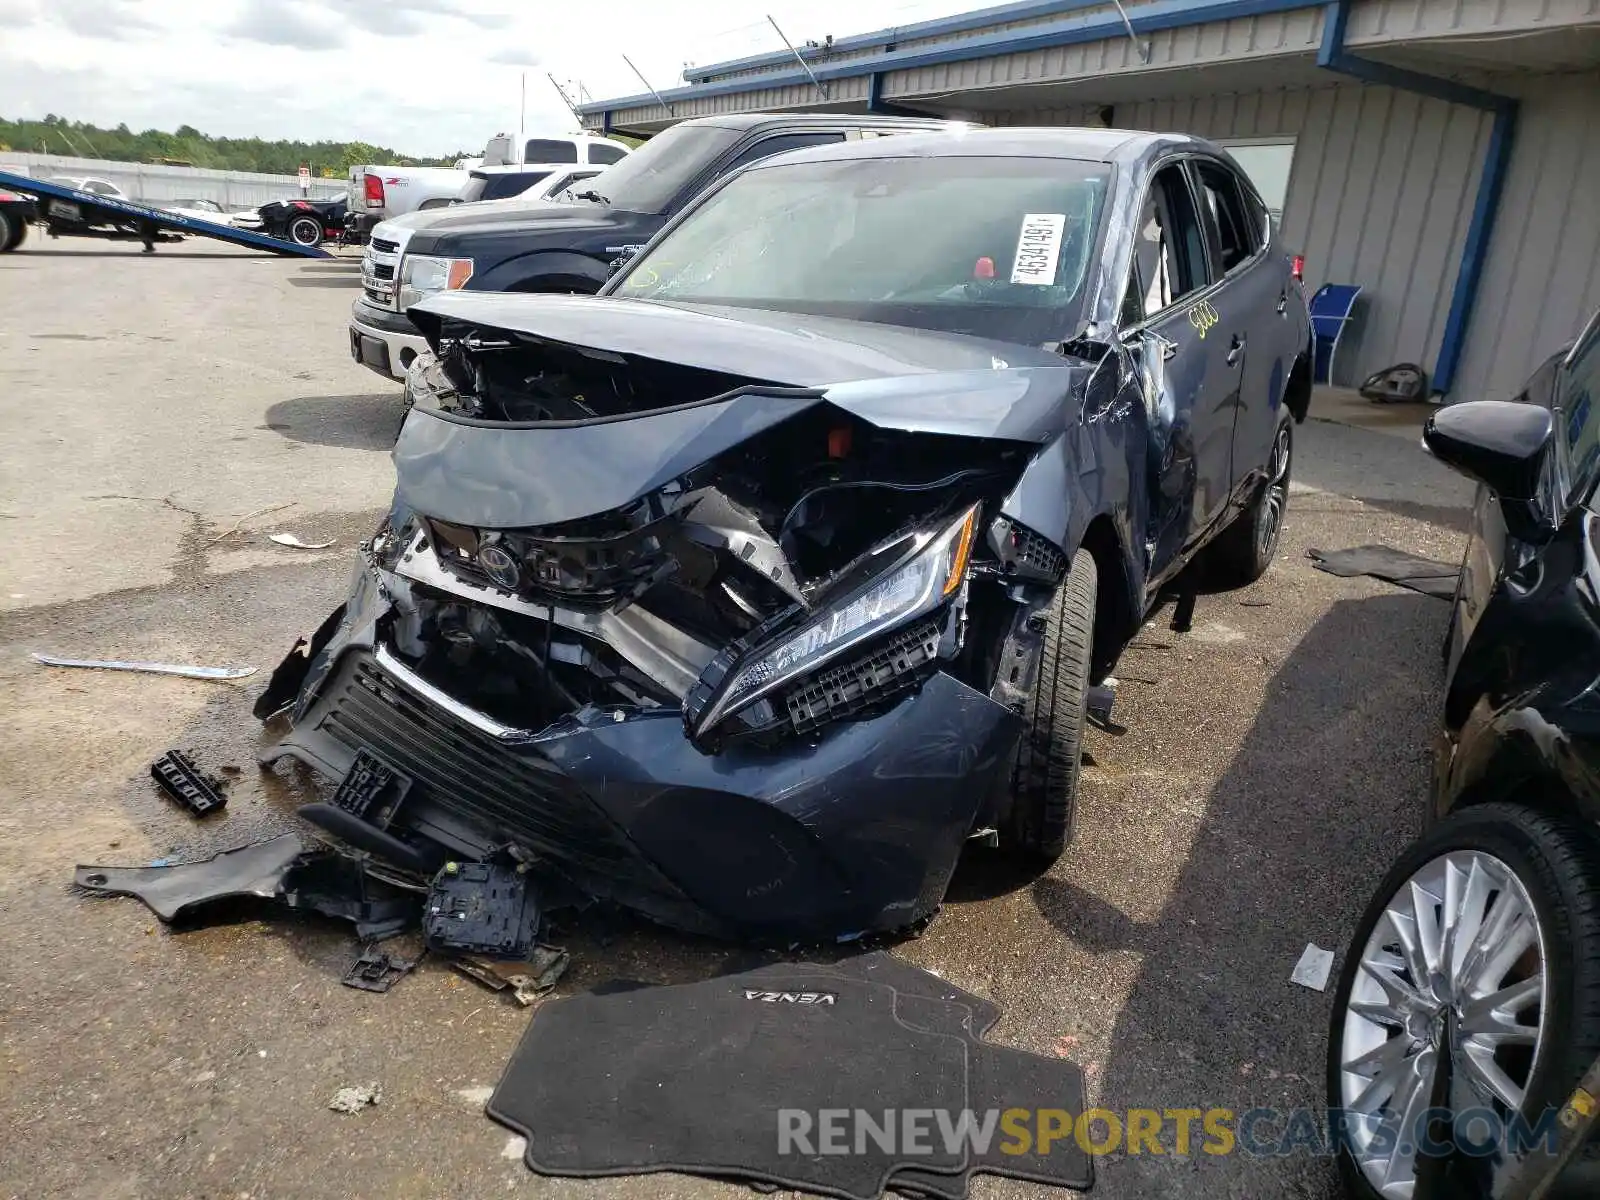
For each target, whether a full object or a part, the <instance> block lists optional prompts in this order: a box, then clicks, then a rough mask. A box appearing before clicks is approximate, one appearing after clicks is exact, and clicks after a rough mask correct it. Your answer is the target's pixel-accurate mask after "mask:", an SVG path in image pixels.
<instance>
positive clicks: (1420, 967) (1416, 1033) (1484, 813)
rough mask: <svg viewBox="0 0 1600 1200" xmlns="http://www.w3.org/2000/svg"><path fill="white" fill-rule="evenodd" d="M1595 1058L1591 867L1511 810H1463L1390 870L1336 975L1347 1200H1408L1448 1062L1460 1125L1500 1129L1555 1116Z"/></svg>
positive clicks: (1335, 1099)
mask: <svg viewBox="0 0 1600 1200" xmlns="http://www.w3.org/2000/svg"><path fill="white" fill-rule="evenodd" d="M1597 1051H1600V856H1597V854H1596V851H1595V849H1594V846H1593V844H1592V843H1591V842H1590V841H1589V840H1588V838H1587V837H1586V835H1585V834H1583V833H1581V832H1580V831H1579V830H1578V829H1576V828H1575V827H1573V826H1570V825H1567V824H1565V823H1563V822H1561V821H1559V820H1556V819H1553V818H1551V817H1547V816H1544V815H1542V814H1540V813H1537V812H1534V811H1533V810H1531V809H1527V808H1524V807H1521V806H1519V805H1514V804H1504V803H1499V802H1496V803H1490V804H1483V805H1478V806H1474V807H1470V808H1465V809H1460V810H1458V811H1457V812H1456V813H1454V814H1453V815H1451V816H1450V817H1448V818H1446V819H1445V820H1444V821H1442V822H1440V823H1439V824H1438V825H1437V826H1436V827H1435V828H1434V829H1433V830H1432V831H1431V832H1429V833H1428V834H1427V835H1426V836H1424V837H1423V838H1421V839H1420V840H1419V841H1417V842H1415V843H1413V844H1412V845H1411V846H1410V847H1409V848H1408V849H1407V850H1406V851H1405V852H1404V853H1403V854H1402V855H1401V856H1400V858H1399V860H1398V861H1397V862H1396V863H1395V864H1394V866H1393V867H1391V868H1390V869H1389V873H1388V875H1386V876H1385V877H1384V880H1383V883H1382V884H1381V885H1380V886H1379V888H1378V892H1377V895H1376V896H1375V898H1374V899H1373V901H1372V903H1371V904H1370V905H1368V907H1367V911H1366V913H1365V914H1364V915H1363V916H1362V918H1361V921H1360V923H1359V924H1358V925H1357V926H1356V932H1355V935H1354V936H1353V937H1352V938H1351V942H1350V949H1349V951H1348V953H1347V954H1346V957H1345V962H1344V966H1343V968H1342V970H1341V971H1340V976H1339V986H1338V989H1337V990H1336V992H1335V993H1334V1001H1333V1017H1332V1022H1331V1027H1330V1029H1329V1032H1328V1085H1327V1086H1328V1109H1329V1113H1330V1120H1332V1119H1334V1115H1335V1114H1337V1115H1338V1119H1339V1120H1340V1121H1342V1124H1343V1130H1344V1136H1343V1138H1342V1139H1341V1145H1340V1147H1339V1170H1340V1173H1341V1174H1342V1175H1343V1177H1344V1181H1345V1184H1346V1187H1347V1188H1348V1189H1349V1194H1350V1195H1352V1196H1361V1197H1364V1198H1366V1200H1375V1198H1380V1197H1381V1198H1383V1200H1392V1198H1396V1197H1401V1196H1410V1195H1411V1192H1412V1188H1413V1184H1414V1181H1415V1174H1416V1166H1417V1149H1416V1140H1415V1139H1416V1138H1417V1137H1418V1136H1420V1134H1421V1132H1422V1131H1420V1130H1419V1129H1418V1124H1419V1116H1421V1115H1422V1114H1425V1112H1426V1110H1427V1109H1428V1107H1429V1105H1430V1103H1431V1102H1432V1101H1431V1097H1432V1093H1433V1087H1434V1082H1435V1079H1436V1073H1437V1067H1438V1064H1439V1063H1440V1061H1441V1055H1443V1054H1446V1053H1447V1054H1448V1055H1449V1056H1450V1057H1449V1061H1450V1069H1451V1077H1452V1080H1453V1081H1455V1082H1456V1084H1457V1086H1456V1087H1455V1088H1454V1089H1453V1092H1454V1095H1456V1096H1457V1097H1458V1099H1457V1100H1456V1105H1457V1108H1458V1110H1459V1109H1460V1107H1461V1100H1460V1099H1459V1097H1462V1096H1466V1097H1470V1099H1471V1102H1472V1104H1473V1105H1474V1106H1475V1107H1477V1106H1481V1109H1482V1110H1486V1111H1487V1112H1491V1113H1493V1114H1494V1120H1495V1121H1498V1122H1501V1123H1502V1125H1503V1122H1504V1121H1505V1120H1506V1119H1507V1118H1508V1117H1509V1116H1510V1115H1511V1114H1512V1113H1513V1112H1521V1113H1523V1114H1525V1115H1527V1116H1528V1117H1529V1118H1530V1119H1537V1117H1538V1114H1540V1113H1543V1112H1545V1111H1546V1108H1547V1106H1550V1105H1559V1104H1560V1103H1561V1102H1562V1100H1563V1099H1564V1098H1565V1097H1566V1096H1567V1095H1568V1094H1569V1093H1570V1092H1571V1090H1572V1088H1573V1085H1574V1084H1575V1083H1576V1082H1577V1080H1578V1078H1579V1077H1580V1076H1581V1075H1582V1074H1583V1072H1584V1070H1585V1068H1586V1067H1587V1066H1588V1065H1589V1064H1590V1063H1591V1062H1593V1060H1594V1058H1595V1055H1596V1052H1597ZM1477 1119H1478V1118H1476V1117H1475V1118H1473V1120H1477ZM1485 1120H1487V1118H1485ZM1463 1124H1467V1125H1468V1126H1469V1128H1468V1129H1467V1135H1468V1136H1470V1137H1473V1138H1481V1137H1483V1136H1485V1133H1486V1132H1488V1129H1486V1128H1484V1127H1483V1126H1481V1125H1480V1127H1479V1128H1477V1129H1472V1128H1471V1127H1470V1123H1469V1122H1465V1121H1463ZM1488 1128H1490V1129H1492V1125H1491V1126H1489V1127H1488ZM1459 1132H1461V1131H1460V1130H1458V1133H1459Z"/></svg>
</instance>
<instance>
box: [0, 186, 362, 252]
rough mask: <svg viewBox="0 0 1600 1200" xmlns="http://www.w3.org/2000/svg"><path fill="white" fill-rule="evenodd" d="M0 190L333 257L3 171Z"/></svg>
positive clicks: (242, 242) (237, 241) (256, 245)
mask: <svg viewBox="0 0 1600 1200" xmlns="http://www.w3.org/2000/svg"><path fill="white" fill-rule="evenodd" d="M0 188H5V189H8V190H10V191H13V192H25V193H27V194H28V195H30V196H48V197H51V198H53V199H56V200H71V201H72V202H73V203H74V204H84V205H89V206H91V207H94V208H103V209H106V210H107V211H109V212H113V213H123V214H125V215H127V216H130V217H134V218H136V219H137V220H140V221H148V222H150V223H151V224H152V225H154V226H156V227H157V228H160V229H179V230H182V231H183V232H184V233H197V234H199V235H200V236H201V237H208V238H215V239H216V240H217V241H219V242H232V243H233V244H234V245H237V246H248V247H250V248H251V249H252V250H269V251H271V252H272V253H273V254H292V255H297V256H299V257H301V258H332V257H333V256H332V255H331V254H329V253H328V252H327V251H326V250H324V249H323V248H322V247H321V246H301V245H299V244H297V243H295V242H285V241H280V240H279V239H277V238H275V237H268V236H267V235H266V234H264V233H253V232H252V231H250V230H248V229H234V228H232V227H231V226H227V225H214V224H212V223H211V222H210V221H197V220H195V219H194V218H193V217H185V216H182V215H181V214H179V213H171V212H167V211H166V210H165V209H160V208H150V207H148V206H147V205H143V204H134V203H133V202H132V201H129V200H120V199H118V198H117V197H115V196H100V195H96V194H95V193H94V192H80V191H78V190H77V189H76V188H69V187H62V186H61V185H60V184H58V183H48V182H46V181H45V180H43V179H33V178H30V177H29V176H27V175H12V174H9V173H7V172H5V171H0Z"/></svg>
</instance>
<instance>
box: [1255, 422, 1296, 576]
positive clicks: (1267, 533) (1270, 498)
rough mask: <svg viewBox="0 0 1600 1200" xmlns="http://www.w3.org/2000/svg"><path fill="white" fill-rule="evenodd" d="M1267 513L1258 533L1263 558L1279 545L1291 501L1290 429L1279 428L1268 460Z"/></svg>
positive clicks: (1262, 517)
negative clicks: (1280, 532)
mask: <svg viewBox="0 0 1600 1200" xmlns="http://www.w3.org/2000/svg"><path fill="white" fill-rule="evenodd" d="M1264 499H1265V500H1266V511H1265V512H1264V513H1262V514H1261V527H1260V530H1259V533H1258V536H1259V538H1260V539H1261V541H1260V546H1259V549H1260V551H1261V556H1262V557H1263V558H1265V557H1266V556H1267V555H1269V554H1271V553H1272V551H1273V549H1274V548H1275V547H1276V546H1277V544H1278V527H1279V526H1280V525H1282V524H1283V510H1284V506H1285V505H1286V504H1287V503H1288V501H1289V427H1288V426H1287V425H1283V426H1280V427H1279V428H1278V436H1277V438H1276V440H1274V441H1273V443H1272V456H1271V457H1270V458H1269V459H1268V460H1267V490H1266V495H1265V497H1264Z"/></svg>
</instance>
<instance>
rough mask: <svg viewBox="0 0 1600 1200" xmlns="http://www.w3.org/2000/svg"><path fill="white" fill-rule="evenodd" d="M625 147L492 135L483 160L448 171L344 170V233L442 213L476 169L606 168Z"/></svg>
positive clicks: (581, 137) (577, 137)
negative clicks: (352, 199)
mask: <svg viewBox="0 0 1600 1200" xmlns="http://www.w3.org/2000/svg"><path fill="white" fill-rule="evenodd" d="M627 153H628V147H627V146H625V145H623V144H622V143H621V142H613V141H611V140H609V139H608V138H600V137H593V136H591V135H589V134H586V133H576V134H561V135H559V136H556V137H531V138H527V139H521V138H514V137H512V136H510V135H509V134H504V133H497V134H495V136H494V137H492V138H490V139H489V144H488V146H487V147H486V148H485V150H484V153H483V157H482V158H480V159H466V158H464V159H461V160H460V161H459V162H457V163H456V165H455V166H454V167H453V168H452V167H388V166H359V167H351V168H350V195H352V196H356V197H359V198H360V203H358V204H355V205H352V206H351V207H352V209H353V210H354V211H353V212H352V214H351V219H350V221H348V222H347V227H348V228H349V229H350V230H351V231H352V232H354V233H356V234H367V233H370V232H371V231H372V228H373V226H375V225H377V224H378V222H380V221H387V220H390V219H391V218H393V217H400V216H404V215H405V214H406V213H411V212H419V211H424V210H427V209H434V208H444V207H446V206H447V205H449V203H450V201H452V200H454V199H455V198H456V197H457V196H459V195H460V194H461V190H462V189H463V188H464V187H466V186H467V185H468V184H469V183H470V182H471V178H472V176H471V172H472V170H473V169H474V168H477V167H480V166H482V167H502V166H523V165H525V164H529V163H540V164H542V163H556V164H566V163H593V164H595V165H598V166H606V165H609V164H611V163H614V162H617V161H618V160H619V159H621V158H623V157H624V156H626V155H627Z"/></svg>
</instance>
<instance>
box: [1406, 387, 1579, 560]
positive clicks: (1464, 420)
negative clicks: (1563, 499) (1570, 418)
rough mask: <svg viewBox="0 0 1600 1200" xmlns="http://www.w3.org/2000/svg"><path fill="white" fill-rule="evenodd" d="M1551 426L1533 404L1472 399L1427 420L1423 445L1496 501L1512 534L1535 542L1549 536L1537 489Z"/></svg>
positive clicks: (1544, 413) (1550, 528) (1549, 525)
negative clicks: (1482, 488)
mask: <svg viewBox="0 0 1600 1200" xmlns="http://www.w3.org/2000/svg"><path fill="white" fill-rule="evenodd" d="M1553 428H1554V423H1553V421H1552V420H1551V416H1550V410H1549V409H1547V408H1543V407H1541V406H1539V405H1537V404H1514V403H1512V402H1510V401H1507V400H1472V401H1469V402H1467V403H1465V404H1452V405H1450V406H1449V407H1448V408H1444V409H1441V410H1439V411H1438V412H1436V413H1435V414H1434V415H1433V416H1431V417H1429V418H1428V423H1427V424H1426V425H1424V426H1423V427H1422V442H1423V445H1425V446H1426V447H1427V448H1428V449H1429V450H1430V451H1432V453H1433V455H1434V457H1435V458H1437V459H1438V460H1439V461H1440V462H1442V463H1444V464H1445V466H1447V467H1451V468H1453V469H1454V470H1457V471H1459V472H1461V474H1463V475H1465V476H1467V478H1469V479H1475V480H1477V481H1478V482H1479V483H1481V484H1483V485H1484V486H1485V487H1486V488H1488V489H1489V490H1490V491H1491V492H1493V493H1494V494H1495V496H1496V497H1498V498H1499V500H1500V510H1501V512H1502V513H1503V514H1504V516H1505V521H1506V528H1507V529H1508V530H1509V531H1510V532H1511V534H1512V536H1514V537H1516V538H1518V539H1519V540H1521V541H1524V542H1534V543H1539V542H1545V541H1548V540H1549V539H1550V535H1551V534H1552V533H1553V532H1554V525H1553V522H1552V521H1551V520H1550V519H1549V517H1548V515H1547V514H1545V513H1544V512H1543V511H1542V510H1543V504H1542V495H1541V488H1540V483H1541V481H1542V479H1543V477H1544V471H1545V464H1546V460H1547V459H1548V458H1549V456H1550V440H1551V437H1550V435H1551V432H1552V430H1553Z"/></svg>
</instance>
